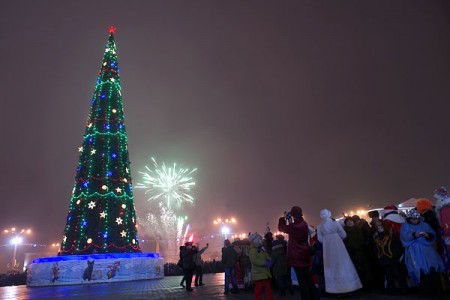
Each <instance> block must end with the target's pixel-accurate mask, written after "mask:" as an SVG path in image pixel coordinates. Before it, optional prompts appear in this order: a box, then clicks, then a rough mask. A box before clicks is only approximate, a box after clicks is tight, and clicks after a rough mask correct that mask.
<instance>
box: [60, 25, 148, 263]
mask: <svg viewBox="0 0 450 300" xmlns="http://www.w3.org/2000/svg"><path fill="white" fill-rule="evenodd" d="M114 32H115V28H114V27H111V28H110V29H109V33H110V35H109V39H108V43H107V45H106V48H105V53H104V55H103V61H102V65H101V69H100V73H99V75H98V78H97V82H96V87H95V91H94V96H93V97H92V102H91V110H90V114H89V118H88V120H87V122H86V130H85V133H84V137H83V144H82V146H81V147H79V149H78V151H79V152H80V160H79V164H78V168H77V173H76V177H75V184H74V188H73V191H72V198H71V200H70V206H69V212H68V216H67V223H66V227H65V230H64V236H63V241H62V243H61V249H60V251H59V255H76V254H91V253H118V252H141V250H140V248H139V241H138V237H137V230H136V215H135V209H134V199H133V190H132V185H131V175H130V161H129V158H128V146H127V144H128V143H127V133H126V131H125V125H124V114H123V105H122V93H121V87H120V78H119V66H118V63H117V49H116V44H115V41H114Z"/></svg>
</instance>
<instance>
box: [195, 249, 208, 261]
mask: <svg viewBox="0 0 450 300" xmlns="http://www.w3.org/2000/svg"><path fill="white" fill-rule="evenodd" d="M206 249H208V246H205V247H203V248H202V249H201V250H198V251H197V253H195V254H194V263H195V265H196V266H201V265H202V254H203V252H205V250H206Z"/></svg>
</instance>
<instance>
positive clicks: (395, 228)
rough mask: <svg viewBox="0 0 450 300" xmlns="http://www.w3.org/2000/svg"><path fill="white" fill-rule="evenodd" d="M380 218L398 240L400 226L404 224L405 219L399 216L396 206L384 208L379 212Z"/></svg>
mask: <svg viewBox="0 0 450 300" xmlns="http://www.w3.org/2000/svg"><path fill="white" fill-rule="evenodd" d="M381 217H382V219H383V220H384V222H385V224H386V227H387V229H388V230H389V231H391V232H392V233H393V234H394V235H395V236H396V237H397V238H398V239H400V228H401V227H402V224H403V223H405V218H404V217H403V216H402V215H400V214H399V212H398V208H397V206H395V205H387V206H385V207H384V209H383V210H382V211H381Z"/></svg>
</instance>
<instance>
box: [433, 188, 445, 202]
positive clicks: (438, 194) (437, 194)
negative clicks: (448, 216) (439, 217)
mask: <svg viewBox="0 0 450 300" xmlns="http://www.w3.org/2000/svg"><path fill="white" fill-rule="evenodd" d="M434 198H436V199H439V200H445V199H447V198H448V191H447V189H446V188H445V187H444V186H441V187H440V188H438V189H435V190H434Z"/></svg>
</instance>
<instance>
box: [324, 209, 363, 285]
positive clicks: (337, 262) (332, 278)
mask: <svg viewBox="0 0 450 300" xmlns="http://www.w3.org/2000/svg"><path fill="white" fill-rule="evenodd" d="M346 236H347V234H346V233H345V230H344V228H342V226H341V225H340V224H339V223H338V222H336V221H333V220H332V219H330V218H327V219H325V220H324V221H323V222H322V223H320V225H319V226H318V227H317V238H318V240H319V241H320V242H321V243H322V244H323V264H324V271H325V290H326V292H327V293H331V294H341V293H349V292H353V291H356V290H358V289H360V288H362V284H361V281H360V280H359V276H358V273H357V272H356V269H355V266H354V265H353V263H352V260H351V259H350V256H349V255H348V252H347V249H346V248H345V245H344V242H343V241H342V240H343V239H345V237H346Z"/></svg>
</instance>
